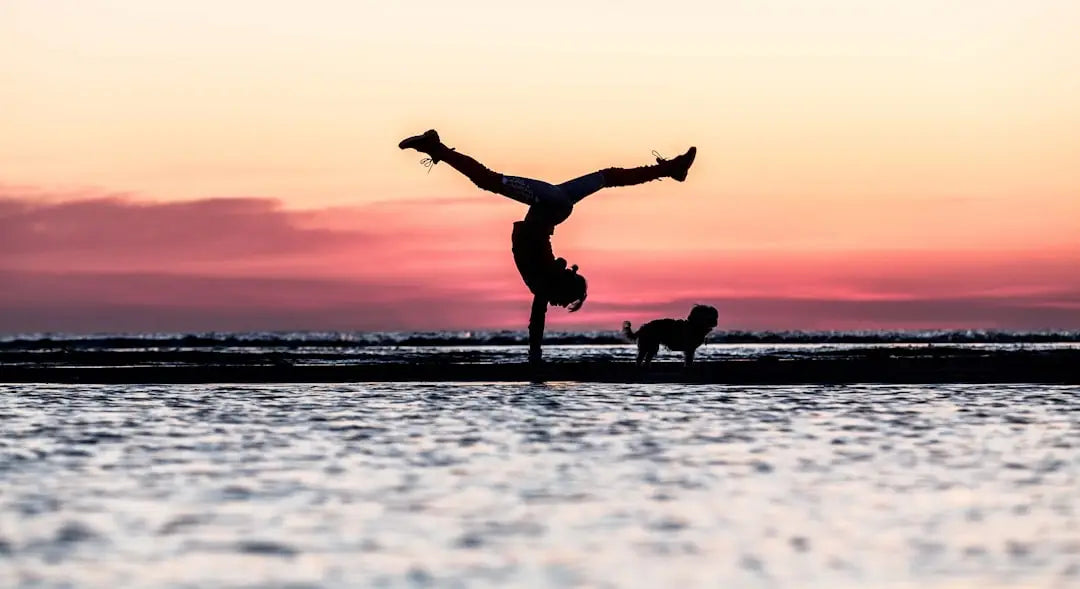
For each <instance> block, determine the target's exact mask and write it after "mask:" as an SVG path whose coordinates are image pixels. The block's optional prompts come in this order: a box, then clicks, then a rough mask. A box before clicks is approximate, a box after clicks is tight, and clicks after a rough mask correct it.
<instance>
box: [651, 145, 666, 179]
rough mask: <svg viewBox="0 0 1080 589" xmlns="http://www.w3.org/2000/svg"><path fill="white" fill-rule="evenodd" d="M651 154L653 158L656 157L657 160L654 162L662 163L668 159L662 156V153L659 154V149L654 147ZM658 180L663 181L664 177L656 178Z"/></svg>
mask: <svg viewBox="0 0 1080 589" xmlns="http://www.w3.org/2000/svg"><path fill="white" fill-rule="evenodd" d="M652 154H653V157H654V158H656V159H657V160H659V161H657V162H656V163H658V164H662V163H664V162H666V161H669V160H668V158H666V157H664V156H663V155H662V154H661V153H660V152H659V151H656V150H655V149H654V150H652ZM658 180H660V181H661V182H663V181H664V179H663V178H658Z"/></svg>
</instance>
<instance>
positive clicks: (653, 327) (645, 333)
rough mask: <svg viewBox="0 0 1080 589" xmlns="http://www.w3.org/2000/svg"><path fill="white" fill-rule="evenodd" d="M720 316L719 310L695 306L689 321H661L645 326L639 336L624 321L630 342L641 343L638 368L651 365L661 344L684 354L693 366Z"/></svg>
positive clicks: (624, 333) (626, 334) (639, 330)
mask: <svg viewBox="0 0 1080 589" xmlns="http://www.w3.org/2000/svg"><path fill="white" fill-rule="evenodd" d="M719 317H720V316H719V314H718V313H717V312H716V308H715V307H710V306H709V305H694V308H693V309H690V315H688V316H687V317H686V319H657V320H655V321H650V322H648V323H646V324H645V325H642V326H641V328H640V329H638V331H637V333H634V331H633V330H632V329H630V322H629V321H623V326H622V332H623V336H625V337H626V338H627V339H628V340H630V341H632V342H637V346H638V352H637V364H638V366H640V365H641V364H642V363H644V364H645V365H646V366H648V365H649V362H651V361H652V359H653V356H656V352H657V351H658V350H659V349H660V344H664V346H665V347H667V348H668V349H670V350H673V351H676V352H682V353H683V357H684V358H685V360H686V365H687V366H689V365H691V364H693V362H694V351H695V350H697V349H698V346H700V345H701V344H703V343H705V336H706V335H709V332H710V331H712V330H713V328H714V327H716V323H717V321H718V319H719Z"/></svg>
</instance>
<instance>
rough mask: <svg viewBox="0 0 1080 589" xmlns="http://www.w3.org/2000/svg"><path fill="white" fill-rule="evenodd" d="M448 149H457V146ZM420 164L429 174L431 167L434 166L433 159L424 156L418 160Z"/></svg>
mask: <svg viewBox="0 0 1080 589" xmlns="http://www.w3.org/2000/svg"><path fill="white" fill-rule="evenodd" d="M450 151H457V148H456V147H451V148H450ZM420 165H421V166H424V167H425V168H427V173H428V174H430V173H431V168H433V167H435V160H433V159H431V158H430V157H426V158H424V159H422V160H420Z"/></svg>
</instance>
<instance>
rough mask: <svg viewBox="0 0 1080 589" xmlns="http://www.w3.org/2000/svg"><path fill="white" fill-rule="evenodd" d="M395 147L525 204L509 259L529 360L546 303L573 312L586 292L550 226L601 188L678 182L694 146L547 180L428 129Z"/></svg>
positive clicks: (536, 352)
mask: <svg viewBox="0 0 1080 589" xmlns="http://www.w3.org/2000/svg"><path fill="white" fill-rule="evenodd" d="M398 147H399V148H401V149H415V150H416V151H419V152H421V153H424V154H427V156H428V157H427V158H425V159H424V160H422V162H423V163H424V164H425V165H428V166H433V165H435V164H438V163H440V162H446V163H447V164H449V165H450V167H451V168H454V169H455V170H457V171H458V172H461V173H462V174H464V175H465V177H467V178H468V179H469V180H472V182H473V184H476V186H478V187H479V188H481V189H483V190H487V191H489V192H494V193H496V194H501V195H503V196H506V197H509V198H512V199H514V200H516V201H518V202H520V203H523V204H526V205H528V206H529V210H528V212H527V213H526V214H525V218H524V219H523V220H521V221H516V222H515V223H514V229H513V232H512V233H511V242H510V243H511V251H512V252H513V254H514V265H516V266H517V269H518V272H519V273H520V274H521V279H522V280H523V281H524V282H525V286H527V287H528V288H529V291H530V292H531V293H532V294H533V302H532V311H531V312H530V314H529V361H530V362H531V363H534V364H535V363H539V362H541V358H542V355H541V342H542V341H543V337H544V320H545V316H546V315H547V306H548V305H549V304H550V305H554V306H558V307H565V308H566V309H567V310H568V311H570V312H571V313H573V312H574V311H577V310H578V309H580V308H581V305H582V304H584V303H585V298H586V297H587V296H588V286H587V283H586V281H585V277H584V276H582V275H581V274H578V271H577V270H578V267H577V265H573V266H570V267H569V268H568V267H567V262H566V260H564V259H563V258H556V257H555V255H554V253H553V252H552V249H551V236H552V235H554V233H555V226H556V225H558V224H559V223H562V222H563V221H565V220H566V219H567V218H569V217H570V213H571V212H573V210H574V205H575V204H577V203H578V202H580V201H581V199H583V198H585V197H586V196H589V195H590V194H592V193H594V192H596V191H598V190H600V189H601V188H610V187H613V186H631V185H634V184H643V183H645V182H649V181H652V180H657V179H660V178H674V179H675V180H677V181H679V182H682V181H684V180H686V174H687V172H688V171H689V169H690V165H691V164H693V163H694V157H695V156H696V155H697V148H696V147H691V148H690V149H689V150H687V152H686V153H684V154H682V155H680V156H677V157H675V158H673V159H670V160H668V159H664V158H662V157H659V156H657V157H656V164H655V165H650V166H639V167H636V168H605V169H603V170H600V171H597V172H593V173H591V174H586V175H584V176H582V177H580V178H575V179H574V180H570V181H568V182H563V183H562V184H549V183H547V182H543V181H541V180H534V179H532V178H521V177H517V176H506V175H504V174H500V173H498V172H493V171H492V170H489V169H488V168H486V167H485V166H484V165H483V164H481V163H480V162H478V161H476V160H475V159H473V158H471V157H469V156H467V155H465V154H463V153H461V152H459V151H457V150H455V149H453V148H450V147H447V146H446V145H444V144H443V142H442V141H441V140H440V139H439V134H438V133H437V132H436V131H435V130H434V129H432V130H429V131H426V132H424V133H422V134H420V135H415V136H413V137H408V138H406V139H404V140H402V141H401V143H399V144H398Z"/></svg>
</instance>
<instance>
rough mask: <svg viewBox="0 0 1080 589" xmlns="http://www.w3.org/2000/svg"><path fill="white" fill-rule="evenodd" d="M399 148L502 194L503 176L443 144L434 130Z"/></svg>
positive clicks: (402, 143)
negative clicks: (445, 166) (450, 169)
mask: <svg viewBox="0 0 1080 589" xmlns="http://www.w3.org/2000/svg"><path fill="white" fill-rule="evenodd" d="M398 147H399V148H401V149H415V150H416V151H419V152H420V153H426V154H427V155H428V157H430V158H431V163H432V164H437V163H439V162H446V163H447V164H449V165H450V167H451V168H454V169H455V170H457V171H458V172H461V173H462V174H464V175H465V177H466V178H468V179H469V180H472V182H473V184H476V185H477V186H478V187H480V188H481V189H483V190H487V191H490V192H497V193H499V194H502V192H501V189H502V186H503V181H502V178H503V175H502V174H500V173H498V172H493V171H492V170H489V169H488V168H487V167H485V166H484V164H481V163H480V162H478V161H476V160H475V159H473V158H471V157H469V156H467V155H465V154H463V153H458V152H457V151H455V150H453V149H451V148H449V147H447V146H446V145H443V142H442V141H440V140H439V134H438V133H437V132H435V130H434V129H431V130H429V131H427V132H425V133H423V134H421V135H415V136H413V137H408V138H406V139H403V140H402V141H401V143H398ZM526 204H532V203H526Z"/></svg>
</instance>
